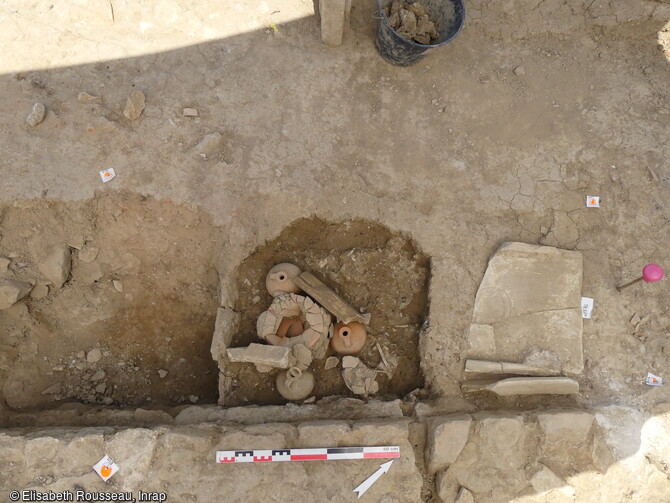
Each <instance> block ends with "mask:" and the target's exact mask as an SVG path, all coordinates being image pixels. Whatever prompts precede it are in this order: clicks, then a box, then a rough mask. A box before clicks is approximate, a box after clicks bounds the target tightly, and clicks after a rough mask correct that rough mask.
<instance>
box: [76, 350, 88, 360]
mask: <svg viewBox="0 0 670 503" xmlns="http://www.w3.org/2000/svg"><path fill="white" fill-rule="evenodd" d="M85 357H86V353H84V352H83V351H79V352H78V353H77V358H79V359H80V360H81V359H82V358H85Z"/></svg>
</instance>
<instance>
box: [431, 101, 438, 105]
mask: <svg viewBox="0 0 670 503" xmlns="http://www.w3.org/2000/svg"><path fill="white" fill-rule="evenodd" d="M430 102H431V103H432V104H433V105H435V106H437V103H438V101H437V100H430Z"/></svg>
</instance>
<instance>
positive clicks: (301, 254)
mask: <svg viewBox="0 0 670 503" xmlns="http://www.w3.org/2000/svg"><path fill="white" fill-rule="evenodd" d="M280 262H290V263H294V264H296V265H298V266H299V267H300V268H301V269H302V270H307V271H310V272H312V273H313V274H314V275H316V276H317V277H318V278H319V279H320V280H321V281H323V282H324V283H326V284H327V285H328V286H330V287H331V288H332V289H334V290H335V291H336V292H337V293H338V294H339V295H341V296H342V297H343V298H344V299H345V300H346V301H347V302H349V303H350V304H351V305H352V306H353V307H354V308H356V309H357V310H359V311H360V312H361V313H370V314H371V315H372V318H371V323H370V326H369V331H368V337H367V341H366V344H365V347H364V348H363V350H362V352H361V353H360V355H359V357H360V358H361V360H362V361H363V362H364V363H365V364H366V365H368V366H369V367H373V368H374V367H376V366H377V365H378V364H379V363H380V361H381V357H380V355H379V352H378V350H377V347H376V344H375V343H376V342H378V343H379V344H380V345H381V346H382V347H383V348H384V350H385V351H387V352H388V353H390V354H391V355H393V356H395V357H397V358H398V367H397V369H396V370H395V373H394V374H393V377H392V378H391V379H390V380H389V379H388V377H387V376H385V375H383V374H378V377H377V381H378V382H379V385H380V390H379V393H378V394H377V396H378V397H382V398H393V397H402V396H404V395H406V394H407V393H409V392H411V391H413V390H415V389H417V388H421V387H422V386H423V377H422V375H421V371H420V357H419V331H420V329H421V326H422V324H423V322H424V321H425V320H426V317H427V316H428V281H429V277H430V262H429V259H428V257H427V256H426V255H424V254H423V253H421V252H420V251H419V250H418V247H417V246H416V244H415V243H414V242H413V241H412V240H411V239H410V238H408V237H406V236H404V235H401V234H397V233H393V232H391V231H390V230H389V229H388V228H386V227H384V226H383V225H380V224H378V223H376V222H372V221H369V220H360V219H357V220H349V221H344V222H339V223H332V222H327V221H324V220H321V219H319V218H304V219H300V220H297V221H296V222H294V223H293V224H291V225H290V226H289V227H287V228H286V229H284V231H283V232H282V233H281V234H280V235H279V236H278V237H277V238H275V239H274V240H272V241H270V242H267V243H265V244H264V245H262V246H260V247H259V248H258V249H256V250H255V251H254V252H253V253H252V254H251V255H250V256H249V257H248V258H247V259H246V260H245V261H244V262H243V263H242V264H241V265H240V267H239V273H238V276H237V289H238V292H239V295H238V297H237V301H236V303H235V306H234V310H235V311H236V312H237V313H239V315H240V320H239V323H238V325H237V326H236V327H234V328H233V330H234V333H233V337H232V342H231V344H230V346H231V347H240V346H247V345H249V344H250V343H252V342H255V343H260V342H262V341H260V340H259V339H258V337H257V335H256V320H257V318H258V316H259V315H260V314H261V313H262V312H263V311H264V310H266V309H267V308H268V306H269V305H270V303H271V302H272V297H271V296H270V294H269V293H267V291H266V289H265V276H266V274H267V272H268V271H269V270H270V268H272V266H273V265H275V264H277V263H280ZM331 354H332V352H331V351H330V350H329V353H328V355H331ZM324 363H325V359H324V360H315V361H314V362H313V363H312V365H311V367H310V370H311V371H313V372H314V374H315V380H316V385H315V388H314V391H313V395H314V396H315V397H316V398H317V399H319V398H322V397H326V396H333V395H344V396H353V394H352V393H351V392H350V391H349V390H348V389H347V387H346V386H345V384H344V380H343V378H342V373H341V372H342V369H341V367H340V366H338V367H336V368H334V369H329V370H325V369H324ZM225 365H226V366H225V368H224V369H223V372H222V374H223V375H222V379H226V378H227V379H228V380H229V382H230V385H229V386H227V389H226V390H225V395H226V396H225V397H222V398H223V400H221V402H222V403H225V405H226V406H235V405H247V404H282V403H285V402H286V401H285V400H284V399H283V398H282V397H281V396H280V395H279V393H278V392H277V390H276V388H275V378H276V376H277V373H278V371H277V370H274V371H271V372H268V373H261V372H259V371H257V370H256V368H255V366H254V365H252V364H249V363H230V362H228V363H226V364H225Z"/></svg>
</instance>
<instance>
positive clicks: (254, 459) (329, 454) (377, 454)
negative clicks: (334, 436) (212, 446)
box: [216, 445, 400, 463]
mask: <svg viewBox="0 0 670 503" xmlns="http://www.w3.org/2000/svg"><path fill="white" fill-rule="evenodd" d="M399 457H400V447H398V446H397V445H386V446H379V447H324V448H314V449H254V450H236V451H216V462H217V463H267V462H273V461H337V460H342V459H385V458H399Z"/></svg>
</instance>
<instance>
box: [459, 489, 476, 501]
mask: <svg viewBox="0 0 670 503" xmlns="http://www.w3.org/2000/svg"><path fill="white" fill-rule="evenodd" d="M454 503H475V497H474V496H473V495H472V493H471V492H470V491H468V490H467V489H466V488H465V487H461V490H460V491H459V492H458V497H457V498H456V501H455V502H454Z"/></svg>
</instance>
